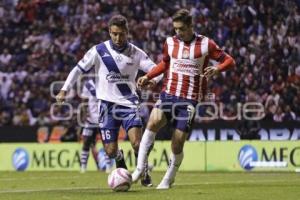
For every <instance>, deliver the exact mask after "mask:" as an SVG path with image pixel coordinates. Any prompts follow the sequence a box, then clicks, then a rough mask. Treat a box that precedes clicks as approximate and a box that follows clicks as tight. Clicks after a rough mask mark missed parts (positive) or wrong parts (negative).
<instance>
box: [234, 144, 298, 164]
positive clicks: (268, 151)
mask: <svg viewBox="0 0 300 200" xmlns="http://www.w3.org/2000/svg"><path fill="white" fill-rule="evenodd" d="M237 157H238V161H239V164H240V166H241V167H242V168H243V169H245V170H252V169H253V168H255V167H260V168H264V167H266V168H278V167H288V166H293V167H300V146H296V147H293V148H288V147H270V148H269V147H262V148H255V147H254V146H252V145H244V146H242V148H241V149H240V150H239V153H238V156H237Z"/></svg>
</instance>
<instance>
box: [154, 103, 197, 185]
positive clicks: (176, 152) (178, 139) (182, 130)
mask: <svg viewBox="0 0 300 200" xmlns="http://www.w3.org/2000/svg"><path fill="white" fill-rule="evenodd" d="M185 104H186V103H184V104H177V105H176V104H175V105H174V106H175V113H176V116H173V117H174V126H175V128H176V129H175V131H174V133H173V135H172V144H171V149H172V153H171V155H170V161H169V167H168V169H167V171H166V173H165V176H164V177H163V179H162V181H161V182H160V184H159V185H158V186H157V189H169V188H170V187H171V185H172V184H173V183H174V181H175V176H176V172H177V171H178V169H179V167H180V165H181V162H182V160H183V146H184V142H185V140H186V137H187V135H188V133H189V131H190V130H191V126H192V122H193V120H194V115H195V107H194V106H195V104H196V103H193V104H190V103H187V104H186V105H185Z"/></svg>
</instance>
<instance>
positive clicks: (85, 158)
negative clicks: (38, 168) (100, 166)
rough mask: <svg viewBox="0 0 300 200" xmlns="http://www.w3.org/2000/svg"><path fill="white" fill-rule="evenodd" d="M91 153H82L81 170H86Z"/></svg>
mask: <svg viewBox="0 0 300 200" xmlns="http://www.w3.org/2000/svg"><path fill="white" fill-rule="evenodd" d="M89 153H90V152H89V151H84V150H82V151H81V155H80V164H81V168H83V169H86V166H87V161H88V158H89Z"/></svg>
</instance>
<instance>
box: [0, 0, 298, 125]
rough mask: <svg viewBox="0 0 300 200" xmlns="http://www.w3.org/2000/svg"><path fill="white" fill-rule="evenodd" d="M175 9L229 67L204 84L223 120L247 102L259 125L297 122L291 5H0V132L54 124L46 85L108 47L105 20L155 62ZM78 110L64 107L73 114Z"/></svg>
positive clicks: (86, 0) (92, 1)
mask: <svg viewBox="0 0 300 200" xmlns="http://www.w3.org/2000/svg"><path fill="white" fill-rule="evenodd" d="M179 7H186V8H188V9H189V10H190V11H191V13H192V14H193V16H194V20H195V30H196V31H197V32H198V33H199V34H203V35H209V36H210V37H211V38H212V39H214V40H215V41H217V43H218V44H220V45H221V46H222V48H224V49H225V50H226V51H227V52H228V53H229V54H230V55H232V56H233V57H234V58H235V60H236V64H237V67H236V68H235V69H234V70H233V71H230V72H227V73H223V74H222V76H219V77H218V78H216V80H212V81H211V83H209V88H210V91H209V92H212V93H215V96H216V101H217V102H221V103H222V104H224V111H225V112H226V116H227V117H230V116H234V115H235V110H234V108H235V107H236V103H238V102H239V103H245V102H249V101H250V102H260V103H262V104H263V105H264V106H265V110H266V113H265V114H266V115H265V119H269V120H276V121H282V120H298V121H299V120H300V106H299V105H300V37H299V35H300V34H299V27H300V14H299V11H300V3H299V1H294V0H286V1H280V0H272V1H270V0H266V1H259V0H252V1H240V0H212V1H207V0H205V1H185V0H180V1H176V3H174V1H100V0H72V1H46V0H35V1H32V0H19V1H1V2H0V47H1V48H0V101H1V106H0V125H1V126H2V125H11V124H16V125H24V124H29V125H36V124H40V125H41V124H43V125H48V124H50V125H51V124H56V123H57V121H56V120H54V119H53V118H52V117H51V116H50V114H49V110H50V105H51V103H53V102H54V101H55V100H54V98H52V97H51V96H50V85H51V83H52V82H54V81H58V80H64V79H65V78H66V76H67V74H68V72H69V71H70V68H72V67H73V66H74V65H75V64H76V62H77V61H78V60H79V59H80V58H81V57H82V54H83V52H85V51H86V50H87V49H89V48H90V47H91V46H92V45H93V44H96V43H100V42H101V41H104V40H106V39H108V32H107V22H108V19H109V18H110V17H111V15H113V14H116V13H120V14H123V15H125V16H126V17H127V18H128V22H129V25H130V26H131V27H134V28H133V29H132V31H131V32H130V34H129V38H130V39H131V41H132V42H133V43H134V44H136V45H138V46H139V47H140V48H142V49H143V50H144V51H145V52H147V53H148V55H149V56H150V57H151V58H153V59H154V60H160V59H161V56H162V52H161V50H162V46H163V41H164V39H165V38H166V36H168V35H172V34H173V30H172V24H171V23H172V20H171V18H170V16H171V15H172V14H173V13H174V11H175V10H177V9H178V8H179ZM79 102H80V99H79V97H78V96H75V98H73V99H72V100H71V103H72V105H73V106H74V107H75V108H76V105H78V103H79ZM54 112H55V113H56V114H57V115H58V116H61V117H63V116H66V115H67V114H66V111H60V110H59V109H58V108H57V109H54Z"/></svg>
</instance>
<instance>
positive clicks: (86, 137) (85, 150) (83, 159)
mask: <svg viewBox="0 0 300 200" xmlns="http://www.w3.org/2000/svg"><path fill="white" fill-rule="evenodd" d="M92 134H93V130H92V129H90V128H83V130H82V137H83V145H82V150H81V154H80V171H81V172H82V173H84V172H85V171H86V168H87V161H88V158H89V154H90V147H91V144H92V143H93V137H92Z"/></svg>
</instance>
